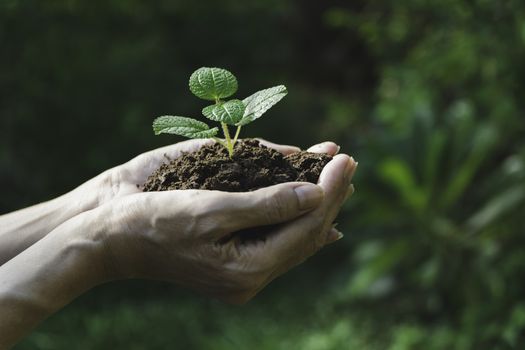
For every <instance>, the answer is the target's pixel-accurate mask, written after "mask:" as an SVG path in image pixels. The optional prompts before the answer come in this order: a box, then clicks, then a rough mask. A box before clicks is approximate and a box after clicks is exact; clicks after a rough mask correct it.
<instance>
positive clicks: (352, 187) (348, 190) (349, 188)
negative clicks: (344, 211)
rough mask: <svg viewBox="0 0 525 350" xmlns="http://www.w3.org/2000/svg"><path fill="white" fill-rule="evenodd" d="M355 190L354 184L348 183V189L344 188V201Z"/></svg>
mask: <svg viewBox="0 0 525 350" xmlns="http://www.w3.org/2000/svg"><path fill="white" fill-rule="evenodd" d="M354 192H355V187H354V184H350V186H348V189H347V190H346V195H345V201H346V200H347V199H348V198H350V196H351V195H353V194H354Z"/></svg>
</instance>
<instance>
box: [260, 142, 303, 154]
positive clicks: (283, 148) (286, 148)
mask: <svg viewBox="0 0 525 350" xmlns="http://www.w3.org/2000/svg"><path fill="white" fill-rule="evenodd" d="M257 140H258V141H259V142H260V143H261V144H262V145H264V146H266V147H269V148H272V149H274V150H276V151H277V152H280V153H282V154H284V155H288V154H292V153H296V152H299V151H301V149H300V148H299V147H296V146H290V145H279V144H277V143H273V142H270V141H267V140H264V139H261V138H257Z"/></svg>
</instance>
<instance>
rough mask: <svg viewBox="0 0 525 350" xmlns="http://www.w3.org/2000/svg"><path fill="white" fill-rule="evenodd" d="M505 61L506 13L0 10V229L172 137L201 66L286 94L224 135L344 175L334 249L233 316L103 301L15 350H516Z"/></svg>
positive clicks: (514, 215)
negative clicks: (284, 149) (347, 189)
mask: <svg viewBox="0 0 525 350" xmlns="http://www.w3.org/2000/svg"><path fill="white" fill-rule="evenodd" d="M524 63H525V3H523V2H521V1H517V0H515V1H496V0H493V1H491V0H470V1H457V0H428V1H423V0H397V1H394V0H384V1H378V0H357V1H351V2H350V1H343V0H338V1H310V0H295V1H292V0H288V1H284V0H256V1H232V0H224V1H221V2H217V1H211V0H201V1H191V2H189V1H182V0H181V1H167V0H160V1H138V0H106V1H98V0H97V1H75V0H69V1H65V0H49V1H22V0H20V1H17V0H2V1H0V67H1V68H0V182H1V184H2V186H3V188H4V190H3V191H2V193H1V196H0V212H2V213H5V212H9V211H11V210H15V209H17V208H21V207H24V206H28V205H30V204H33V203H36V202H38V201H43V200H46V199H49V198H51V197H53V196H57V195H59V194H61V193H64V192H66V191H68V190H70V189H72V188H74V187H75V186H77V185H78V184H80V183H82V182H83V181H85V180H88V179H89V178H91V177H93V176H95V175H97V174H98V173H100V172H102V171H103V170H105V169H107V168H109V167H112V166H115V165H117V164H119V163H122V162H124V161H127V160H128V159H130V158H132V157H133V156H135V155H137V154H139V153H142V152H143V151H146V150H149V149H152V148H155V147H158V146H162V145H166V144H168V143H171V142H176V141H179V140H181V139H179V138H177V137H173V136H171V137H170V136H158V137H155V136H154V135H153V133H152V130H151V122H152V120H153V118H154V117H156V116H158V115H162V114H167V113H177V114H182V115H189V116H198V115H199V113H198V111H199V110H200V108H202V106H203V105H202V101H200V100H198V99H196V98H194V97H193V96H192V95H191V94H190V92H189V91H188V89H187V79H188V77H189V75H190V74H191V72H192V71H193V70H195V69H196V68H198V67H200V66H218V67H224V68H227V69H230V70H231V71H232V72H234V73H235V74H236V75H237V77H238V79H239V82H240V88H239V93H238V94H237V96H239V97H241V98H242V97H245V96H247V95H248V94H250V93H252V92H253V91H255V90H257V89H260V88H265V87H268V86H272V85H276V84H279V83H284V84H286V85H287V86H288V89H289V92H290V93H289V95H288V96H287V97H286V99H285V100H283V102H281V103H280V104H279V105H278V106H277V107H275V108H274V109H272V111H271V112H270V113H269V114H268V115H267V116H265V117H264V118H262V119H261V120H260V121H258V122H257V123H254V124H251V125H250V126H249V127H247V128H246V129H245V130H244V137H255V136H262V137H264V138H267V139H270V140H272V141H275V142H281V143H290V144H297V145H299V146H301V147H307V146H308V145H311V144H314V143H317V142H320V141H323V140H334V141H336V142H337V143H339V144H340V145H342V149H343V151H345V152H347V153H350V154H352V155H353V156H354V157H355V158H356V159H357V160H358V161H359V171H358V173H357V175H356V177H355V185H356V189H357V191H356V193H355V195H354V196H353V198H352V200H351V201H349V202H348V203H347V205H346V206H345V207H344V208H343V210H342V212H341V215H340V218H339V219H338V221H339V222H340V226H339V227H341V229H342V231H343V232H344V233H346V236H345V238H344V239H343V240H342V241H340V242H338V243H337V244H334V245H332V246H330V247H327V248H326V249H324V250H323V251H322V252H320V254H318V255H317V256H315V257H313V258H311V259H309V260H308V262H307V263H305V264H304V265H302V266H300V267H298V268H296V269H294V270H292V271H291V272H290V273H288V274H287V275H285V276H284V277H281V278H279V279H278V280H276V281H275V282H273V283H272V284H271V285H270V286H268V287H267V288H266V289H265V290H264V291H263V292H261V294H260V295H259V296H258V297H256V298H255V299H254V300H253V301H252V302H250V303H249V304H248V305H245V306H241V307H239V306H229V305H224V304H221V303H219V302H215V301H212V300H208V299H206V298H203V297H199V296H196V295H194V294H193V293H191V292H188V291H184V290H181V289H179V288H177V287H175V286H172V285H168V284H164V283H157V282H143V281H128V282H119V283H112V284H109V285H105V286H102V287H99V288H96V289H94V290H92V291H91V292H89V293H88V294H86V295H85V296H83V297H81V298H80V299H78V300H76V301H75V302H73V303H72V304H71V305H70V306H68V307H66V308H65V309H64V310H62V311H61V312H59V313H58V314H56V315H54V316H53V317H51V318H50V319H49V320H48V321H46V322H44V323H43V324H41V325H40V326H39V327H38V328H37V329H36V330H35V331H34V332H33V333H32V334H31V335H30V336H29V337H28V338H26V339H25V340H24V341H22V342H21V343H20V344H19V345H18V346H17V347H16V348H17V349H168V348H169V349H173V348H178V349H254V350H259V349H305V350H322V349H391V350H402V349H519V348H522V347H520V346H525V280H524V278H525V232H524V229H525V210H524V209H525V118H524V115H523V114H524V112H523V111H524V108H525V64H524Z"/></svg>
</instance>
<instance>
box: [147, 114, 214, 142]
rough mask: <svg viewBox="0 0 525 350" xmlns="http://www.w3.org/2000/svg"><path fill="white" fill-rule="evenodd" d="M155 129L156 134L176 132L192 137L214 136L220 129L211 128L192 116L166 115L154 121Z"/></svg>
mask: <svg viewBox="0 0 525 350" xmlns="http://www.w3.org/2000/svg"><path fill="white" fill-rule="evenodd" d="M153 131H154V132H155V135H160V134H175V135H180V136H185V137H189V138H192V139H199V138H207V137H213V136H215V135H216V134H217V132H218V131H219V129H218V128H213V129H210V127H209V126H208V125H206V123H203V122H200V121H198V120H195V119H192V118H186V117H178V116H173V115H164V116H162V117H158V118H157V119H155V120H154V121H153Z"/></svg>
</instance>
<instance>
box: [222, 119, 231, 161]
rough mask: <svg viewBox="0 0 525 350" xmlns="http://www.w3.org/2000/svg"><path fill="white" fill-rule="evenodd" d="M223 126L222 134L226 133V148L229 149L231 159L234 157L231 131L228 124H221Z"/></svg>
mask: <svg viewBox="0 0 525 350" xmlns="http://www.w3.org/2000/svg"><path fill="white" fill-rule="evenodd" d="M221 126H222V132H223V133H224V138H225V139H226V148H227V149H228V154H229V155H230V158H231V157H232V156H233V144H232V139H231V137H230V131H229V130H228V125H226V123H223V122H221Z"/></svg>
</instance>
